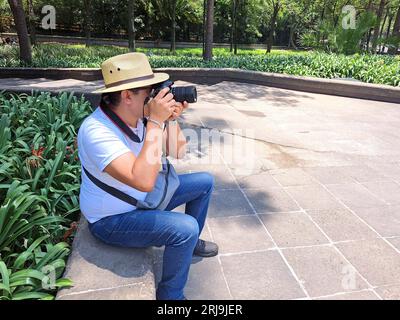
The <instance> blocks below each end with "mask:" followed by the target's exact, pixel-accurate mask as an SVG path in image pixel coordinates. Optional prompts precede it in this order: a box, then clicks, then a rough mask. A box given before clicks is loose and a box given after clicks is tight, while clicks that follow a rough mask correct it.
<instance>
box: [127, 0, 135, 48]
mask: <svg viewBox="0 0 400 320" xmlns="http://www.w3.org/2000/svg"><path fill="white" fill-rule="evenodd" d="M135 2H136V1H135V0H129V2H128V41H129V51H130V52H135V51H136V41H135V38H136V32H135Z"/></svg>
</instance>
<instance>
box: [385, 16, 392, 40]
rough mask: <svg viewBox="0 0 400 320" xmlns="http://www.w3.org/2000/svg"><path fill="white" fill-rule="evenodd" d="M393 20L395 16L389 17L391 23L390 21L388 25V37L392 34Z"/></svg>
mask: <svg viewBox="0 0 400 320" xmlns="http://www.w3.org/2000/svg"><path fill="white" fill-rule="evenodd" d="M392 20H393V16H390V17H389V23H388V27H387V30H386V39H387V38H389V36H390V28H391V27H392Z"/></svg>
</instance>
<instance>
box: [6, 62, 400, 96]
mask: <svg viewBox="0 0 400 320" xmlns="http://www.w3.org/2000/svg"><path fill="white" fill-rule="evenodd" d="M154 71H155V72H157V71H158V72H167V73H169V74H170V76H171V78H172V80H183V81H188V82H192V83H198V84H210V85H211V84H216V83H219V82H221V81H235V82H243V83H251V84H258V85H264V86H270V87H277V88H282V89H289V90H297V91H304V92H311V93H321V94H329V95H337V96H343V97H349V98H358V99H367V100H376V101H384V102H394V103H400V87H393V86H388V85H377V84H369V83H363V82H359V81H349V80H341V79H322V78H313V77H301V76H292V75H285V74H278V73H267V72H258V71H248V70H240V69H204V68H159V69H154ZM11 77H13V78H48V79H77V80H82V81H95V80H101V79H102V76H101V72H100V69H52V68H48V69H32V68H17V69H13V68H0V78H11ZM10 91H11V90H10Z"/></svg>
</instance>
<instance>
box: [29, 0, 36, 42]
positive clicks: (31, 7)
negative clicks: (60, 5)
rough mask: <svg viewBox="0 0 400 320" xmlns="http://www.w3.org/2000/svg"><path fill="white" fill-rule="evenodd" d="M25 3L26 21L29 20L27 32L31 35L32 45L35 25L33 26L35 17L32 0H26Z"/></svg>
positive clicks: (34, 39) (34, 38) (34, 36)
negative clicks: (26, 8) (26, 9)
mask: <svg viewBox="0 0 400 320" xmlns="http://www.w3.org/2000/svg"><path fill="white" fill-rule="evenodd" d="M27 5H28V13H29V15H28V17H29V18H28V21H29V34H30V35H31V44H32V45H34V46H35V45H36V27H35V21H36V17H35V12H34V11H33V1H32V0H28V1H27Z"/></svg>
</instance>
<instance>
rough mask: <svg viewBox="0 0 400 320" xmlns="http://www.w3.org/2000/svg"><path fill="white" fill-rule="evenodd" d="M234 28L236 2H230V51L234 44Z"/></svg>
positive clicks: (234, 0) (233, 0)
mask: <svg viewBox="0 0 400 320" xmlns="http://www.w3.org/2000/svg"><path fill="white" fill-rule="evenodd" d="M235 28H236V0H232V25H231V49H230V51H231V52H232V51H233V46H234V44H235Z"/></svg>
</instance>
